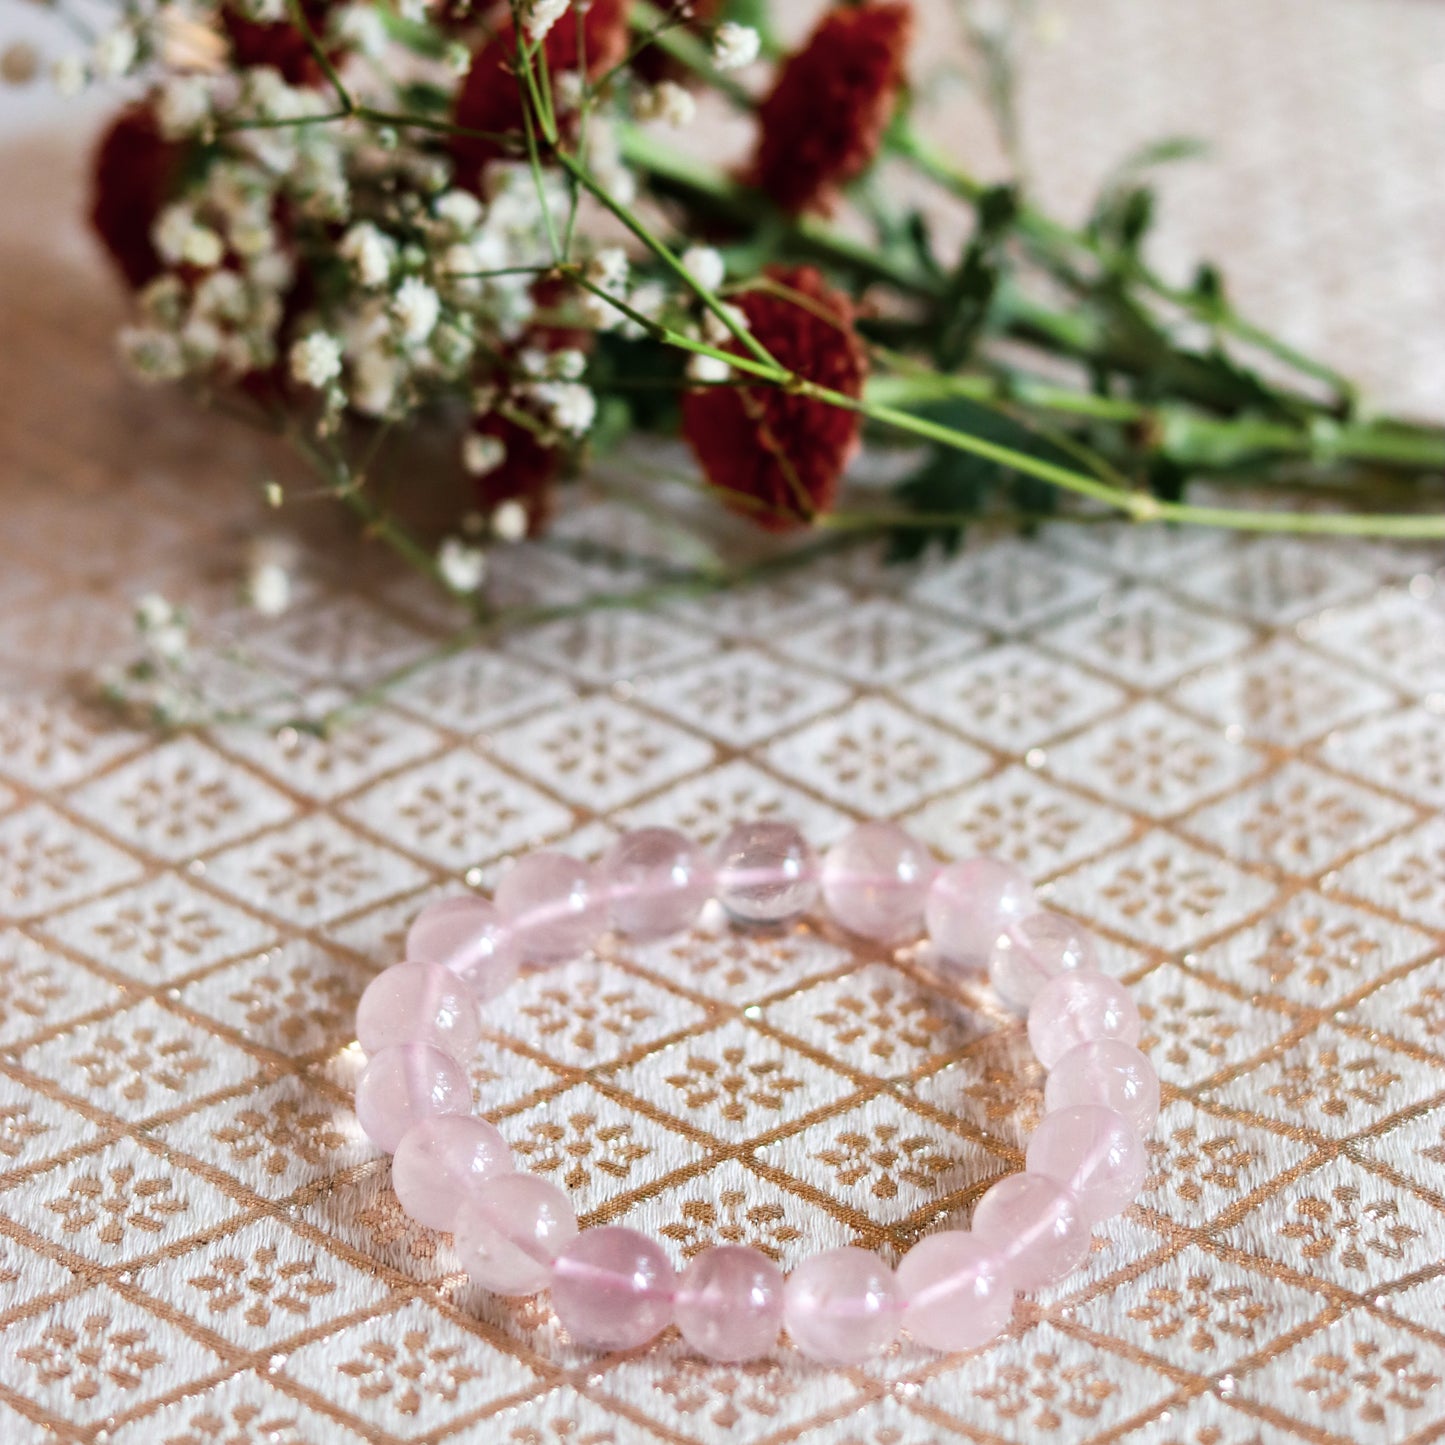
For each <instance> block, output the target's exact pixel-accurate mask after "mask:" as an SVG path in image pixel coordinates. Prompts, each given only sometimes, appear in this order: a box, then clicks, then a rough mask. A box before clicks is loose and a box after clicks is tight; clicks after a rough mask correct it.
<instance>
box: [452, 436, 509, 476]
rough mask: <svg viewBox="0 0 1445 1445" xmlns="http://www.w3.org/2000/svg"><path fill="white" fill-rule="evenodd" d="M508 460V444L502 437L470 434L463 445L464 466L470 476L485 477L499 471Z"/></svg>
mask: <svg viewBox="0 0 1445 1445" xmlns="http://www.w3.org/2000/svg"><path fill="white" fill-rule="evenodd" d="M506 459H507V448H506V444H505V443H504V442H503V441H502V439H501V437H494V436H486V435H484V434H483V433H481V432H468V433H467V437H466V440H465V441H464V442H463V443H462V465H463V466H464V467H465V468H466V469H467V472H468V474H469V475H471V476H474V477H485V476H487V475H489V474H490V473H492V472H494V471H496V470H497V468H498V467H499V466H501V465H502V463H503V462H504V461H506Z"/></svg>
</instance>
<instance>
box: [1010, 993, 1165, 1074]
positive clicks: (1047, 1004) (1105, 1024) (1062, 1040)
mask: <svg viewBox="0 0 1445 1445" xmlns="http://www.w3.org/2000/svg"><path fill="white" fill-rule="evenodd" d="M1097 1039H1120V1040H1122V1041H1123V1042H1124V1043H1126V1044H1137V1043H1138V1042H1139V1010H1138V1008H1137V1007H1136V1006H1135V1004H1134V1000H1133V999H1132V998H1130V997H1129V991H1128V989H1126V988H1125V987H1124V985H1123V984H1121V983H1120V982H1119V981H1118V980H1117V979H1113V978H1110V977H1109V976H1108V975H1107V974H1103V973H1092V972H1088V973H1064V974H1060V975H1059V977H1058V978H1056V979H1054V980H1053V981H1052V982H1050V983H1046V984H1045V985H1044V986H1043V988H1041V989H1040V990H1039V992H1038V994H1037V996H1036V997H1035V998H1034V1001H1033V1003H1032V1004H1031V1005H1030V1006H1029V1043H1030V1044H1032V1045H1033V1050H1034V1057H1035V1058H1036V1059H1038V1061H1039V1063H1041V1064H1042V1065H1043V1066H1044V1068H1046V1069H1052V1068H1053V1067H1054V1066H1055V1065H1056V1064H1057V1063H1058V1062H1059V1060H1060V1059H1061V1058H1063V1056H1064V1055H1065V1054H1066V1053H1068V1052H1069V1050H1070V1049H1074V1048H1077V1047H1078V1046H1079V1045H1080V1044H1090V1043H1093V1042H1095V1040H1097Z"/></svg>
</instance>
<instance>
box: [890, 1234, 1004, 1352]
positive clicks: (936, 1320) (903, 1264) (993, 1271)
mask: <svg viewBox="0 0 1445 1445" xmlns="http://www.w3.org/2000/svg"><path fill="white" fill-rule="evenodd" d="M898 1292H899V1294H900V1295H901V1296H902V1299H903V1311H904V1313H903V1323H904V1327H905V1328H906V1329H907V1331H908V1333H909V1334H910V1335H912V1337H913V1338H914V1339H915V1340H917V1341H918V1343H919V1344H921V1345H927V1346H928V1347H929V1348H930V1349H934V1350H974V1349H977V1348H978V1347H979V1346H980V1345H986V1344H987V1343H988V1342H989V1341H990V1340H991V1339H993V1338H994V1337H995V1336H996V1335H997V1334H999V1333H1000V1332H1001V1331H1002V1330H1003V1329H1004V1328H1005V1326H1007V1324H1008V1322H1009V1317H1010V1315H1012V1313H1013V1297H1014V1285H1013V1280H1012V1277H1011V1276H1010V1274H1009V1270H1008V1266H1007V1264H1006V1262H1005V1261H1004V1259H1003V1257H1002V1255H1001V1254H1000V1252H999V1250H998V1247H997V1245H996V1244H995V1243H994V1242H993V1241H991V1240H988V1239H983V1238H980V1237H979V1236H978V1235H977V1234H972V1233H968V1232H965V1231H964V1230H959V1229H950V1230H945V1231H944V1232H943V1233H942V1234H930V1235H928V1236H926V1237H925V1238H923V1239H920V1240H919V1241H918V1243H917V1244H915V1245H914V1246H913V1248H912V1249H910V1250H909V1251H908V1253H907V1254H905V1255H904V1256H903V1259H902V1260H901V1261H900V1262H899V1265H898Z"/></svg>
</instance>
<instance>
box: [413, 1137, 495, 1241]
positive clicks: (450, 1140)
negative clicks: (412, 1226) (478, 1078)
mask: <svg viewBox="0 0 1445 1445" xmlns="http://www.w3.org/2000/svg"><path fill="white" fill-rule="evenodd" d="M511 1169H512V1151H511V1150H510V1149H509V1148H507V1141H506V1140H505V1139H503V1138H502V1136H501V1134H499V1133H498V1132H497V1130H496V1129H495V1128H493V1127H492V1125H490V1124H488V1123H487V1121H486V1120H485V1119H476V1118H473V1117H472V1116H471V1115H470V1114H446V1115H443V1116H442V1117H441V1118H439V1119H423V1120H422V1122H421V1123H420V1124H413V1125H412V1126H411V1128H410V1129H408V1130H407V1131H406V1133H405V1134H403V1135H402V1136H401V1143H400V1144H398V1145H397V1146H396V1153H395V1154H394V1155H393V1156H392V1160H391V1187H392V1188H393V1189H395V1190H396V1197H397V1199H398V1201H400V1203H401V1207H402V1208H403V1209H404V1210H406V1212H407V1213H408V1214H409V1215H410V1216H411V1217H412V1218H413V1219H414V1220H416V1222H417V1223H418V1224H422V1225H425V1226H426V1227H427V1228H428V1229H448V1230H449V1229H450V1228H451V1227H452V1225H453V1224H454V1223H455V1222H456V1217H457V1210H458V1209H460V1208H461V1206H462V1201H463V1199H465V1198H466V1195H467V1191H468V1190H469V1189H470V1188H471V1187H472V1186H473V1185H474V1184H478V1183H480V1182H481V1181H482V1180H483V1179H489V1178H491V1177H492V1176H493V1175H494V1174H508V1173H510V1172H511Z"/></svg>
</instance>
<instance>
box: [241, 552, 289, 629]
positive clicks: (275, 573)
mask: <svg viewBox="0 0 1445 1445" xmlns="http://www.w3.org/2000/svg"><path fill="white" fill-rule="evenodd" d="M246 601H247V602H249V603H250V604H251V606H252V608H253V609H254V610H255V611H256V612H258V613H259V614H260V615H261V616H262V617H279V616H280V615H281V614H282V613H283V612H285V611H286V609H287V608H288V607H290V605H291V574H290V573H289V572H287V570H286V569H285V568H284V567H282V566H280V565H279V564H278V563H276V562H262V563H260V564H259V565H258V566H256V567H253V568H252V569H251V574H250V576H249V577H247V578H246Z"/></svg>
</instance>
